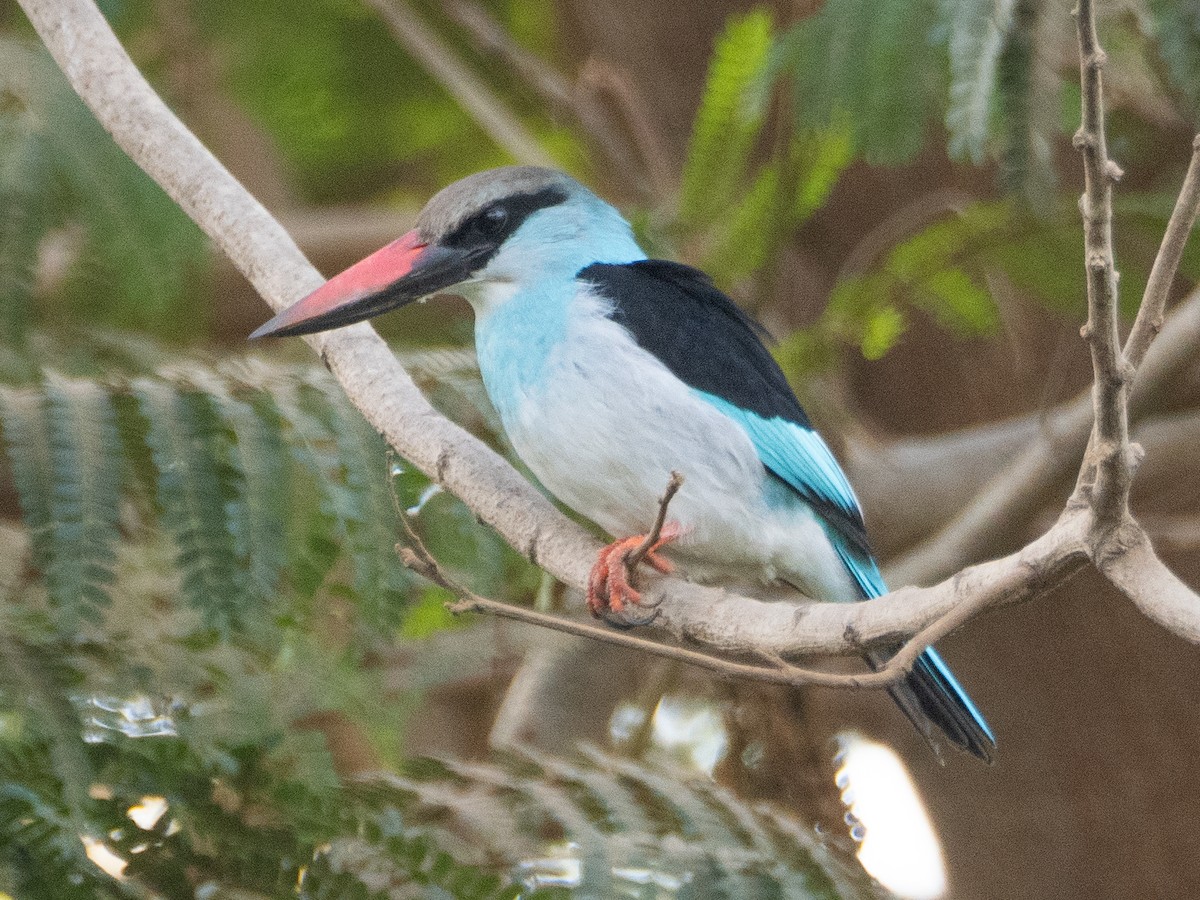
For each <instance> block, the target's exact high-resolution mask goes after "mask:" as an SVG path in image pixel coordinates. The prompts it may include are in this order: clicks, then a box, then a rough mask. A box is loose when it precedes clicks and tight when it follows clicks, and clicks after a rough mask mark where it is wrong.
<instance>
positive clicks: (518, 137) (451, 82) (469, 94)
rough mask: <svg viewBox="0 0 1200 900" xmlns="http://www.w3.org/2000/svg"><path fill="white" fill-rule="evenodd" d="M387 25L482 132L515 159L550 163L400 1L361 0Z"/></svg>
mask: <svg viewBox="0 0 1200 900" xmlns="http://www.w3.org/2000/svg"><path fill="white" fill-rule="evenodd" d="M366 2H367V4H368V5H370V6H373V7H374V8H375V9H376V10H377V11H378V12H379V14H380V15H381V16H383V20H384V21H385V22H387V25H388V28H390V29H391V32H392V36H393V37H395V39H396V42H397V43H398V44H400V46H401V47H403V48H404V49H405V50H407V51H408V52H409V53H410V54H412V56H413V57H414V58H415V59H416V60H417V62H419V63H420V64H421V65H422V66H423V67H424V68H425V71H427V72H428V73H429V74H430V75H432V76H433V77H434V78H436V79H437V80H438V82H439V83H440V84H441V85H442V87H444V88H445V89H446V90H447V91H448V92H449V93H450V95H451V96H452V97H453V98H454V99H455V100H457V101H458V103H459V105H460V106H462V108H463V109H464V110H466V111H467V112H468V113H469V114H470V115H471V117H472V118H474V119H475V121H476V122H477V123H478V124H479V126H480V127H481V128H482V129H483V130H484V131H485V132H487V134H488V136H489V137H490V138H491V139H492V140H493V141H495V142H496V143H497V145H499V146H501V147H503V148H504V149H505V150H507V151H508V152H509V153H511V154H512V156H513V159H515V160H516V161H517V162H520V163H524V164H526V165H531V166H553V165H554V161H553V160H552V159H551V158H550V156H549V154H547V153H546V151H545V150H543V149H542V145H541V144H540V143H538V140H537V138H536V137H534V135H533V134H532V133H531V132H530V131H529V129H528V128H526V127H525V125H524V124H523V123H522V122H521V120H520V119H519V118H518V117H517V115H516V114H515V113H514V112H513V111H512V110H510V109H509V108H508V104H507V103H505V102H504V101H503V100H502V99H500V97H498V96H496V94H495V93H494V92H493V91H492V89H491V88H489V87H488V86H487V85H486V84H484V82H483V80H482V79H480V78H479V77H478V76H477V75H476V74H475V73H474V72H472V71H471V70H470V69H468V68H467V67H466V66H465V65H464V64H463V63H462V62H461V61H460V60H459V58H458V56H457V54H455V52H454V51H453V50H452V49H451V48H450V47H449V46H447V44H446V43H445V41H443V40H442V39H441V38H439V37H438V36H437V35H436V34H435V33H434V32H433V29H431V28H430V27H429V26H428V25H426V24H425V22H424V20H423V19H422V18H421V17H420V16H419V15H418V14H417V12H416V10H414V9H413V8H412V7H411V6H409V5H408V4H407V3H405V2H404V0H366Z"/></svg>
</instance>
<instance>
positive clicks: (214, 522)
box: [132, 379, 248, 632]
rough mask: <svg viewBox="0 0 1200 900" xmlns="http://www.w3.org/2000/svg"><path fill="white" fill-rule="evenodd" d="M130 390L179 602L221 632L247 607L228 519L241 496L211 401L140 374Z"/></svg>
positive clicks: (232, 624) (236, 475) (246, 596)
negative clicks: (168, 540)
mask: <svg viewBox="0 0 1200 900" xmlns="http://www.w3.org/2000/svg"><path fill="white" fill-rule="evenodd" d="M132 389H133V394H134V396H135V398H136V399H137V403H138V409H139V411H140V412H141V414H142V416H143V417H144V419H145V421H146V423H147V428H146V441H147V444H148V446H149V448H150V451H151V454H152V456H153V458H154V466H155V471H156V483H157V496H158V502H159V509H160V513H161V516H162V522H163V524H164V525H165V526H166V529H167V531H168V532H169V533H170V535H171V537H172V538H173V539H174V541H175V545H176V547H177V549H178V555H177V557H176V560H177V562H178V565H179V569H180V573H181V576H182V580H181V587H182V596H183V599H184V600H185V602H187V603H188V604H189V605H191V606H192V607H193V608H195V609H197V610H198V611H200V612H201V613H202V615H203V617H204V621H205V623H206V624H207V625H208V626H209V627H212V628H216V629H218V630H220V631H223V632H228V631H229V630H230V629H231V628H232V627H233V626H234V625H235V624H236V623H237V620H238V617H239V616H240V615H241V614H242V613H243V611H245V610H246V609H247V608H248V602H247V601H248V594H247V591H246V579H245V574H244V569H243V567H242V566H241V565H239V561H238V556H237V552H236V550H235V547H234V527H233V525H232V524H231V521H230V520H231V519H232V518H234V517H233V516H231V515H230V513H231V511H232V510H233V509H234V508H235V506H236V505H238V502H239V495H243V496H244V494H243V492H242V491H241V490H240V489H239V488H240V485H239V483H238V482H239V481H240V480H241V478H240V476H241V473H240V472H239V470H238V469H237V468H236V467H235V466H234V465H233V464H232V461H231V459H230V457H229V447H228V445H227V444H226V443H225V442H224V441H223V440H222V434H221V428H220V420H219V419H218V417H217V415H216V410H215V408H214V404H213V402H212V401H211V400H210V399H209V397H208V396H207V395H206V394H203V393H199V392H192V391H181V390H179V389H177V388H176V387H175V386H174V385H171V384H169V383H165V382H161V381H155V380H150V379H139V380H138V381H135V382H134V383H133V385H132Z"/></svg>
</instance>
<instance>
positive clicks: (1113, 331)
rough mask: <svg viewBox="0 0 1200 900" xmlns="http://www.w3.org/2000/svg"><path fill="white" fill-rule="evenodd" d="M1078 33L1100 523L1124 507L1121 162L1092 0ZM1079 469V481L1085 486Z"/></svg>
mask: <svg viewBox="0 0 1200 900" xmlns="http://www.w3.org/2000/svg"><path fill="white" fill-rule="evenodd" d="M1075 20H1076V24H1077V32H1078V37H1079V79H1080V84H1081V87H1082V101H1081V105H1082V124H1081V125H1080V126H1079V130H1078V131H1077V132H1076V133H1075V141H1074V143H1075V147H1076V149H1078V150H1079V152H1080V153H1082V154H1083V175H1084V193H1083V196H1082V197H1081V198H1080V201H1079V210H1080V213H1081V214H1082V216H1083V243H1084V264H1085V266H1086V269H1087V293H1088V321H1087V324H1086V325H1085V326H1084V328H1083V335H1084V337H1085V338H1086V339H1087V342H1088V346H1089V347H1090V349H1091V352H1092V372H1093V375H1094V383H1093V387H1092V396H1093V407H1094V410H1095V418H1096V424H1095V428H1094V430H1093V434H1092V441H1091V445H1090V452H1089V457H1090V458H1089V460H1088V461H1087V466H1088V470H1089V471H1091V470H1093V468H1094V472H1095V475H1094V483H1093V484H1092V485H1091V497H1090V499H1091V503H1092V505H1093V507H1094V508H1095V509H1096V513H1097V516H1098V518H1099V520H1100V522H1101V523H1103V524H1106V525H1111V524H1116V523H1117V522H1119V521H1120V520H1121V519H1123V518H1124V517H1125V515H1126V514H1127V512H1128V498H1129V483H1130V479H1131V477H1132V475H1131V471H1130V460H1129V423H1128V419H1127V410H1126V400H1125V396H1126V394H1125V386H1126V382H1127V380H1128V374H1129V371H1130V370H1129V366H1128V364H1127V363H1126V362H1125V359H1124V357H1123V355H1122V353H1121V342H1120V335H1119V333H1118V331H1117V316H1118V309H1117V272H1116V268H1115V266H1114V264H1113V249H1112V186H1113V182H1115V181H1117V180H1118V179H1119V178H1120V177H1121V170H1120V168H1119V167H1118V166H1117V165H1116V163H1114V162H1113V161H1112V160H1111V159H1109V158H1108V144H1107V138H1106V136H1105V130H1104V80H1103V76H1102V74H1101V72H1102V70H1103V68H1104V64H1105V62H1106V59H1107V57H1106V56H1105V53H1104V50H1103V49H1102V48H1101V47H1100V41H1099V38H1098V37H1097V35H1096V19H1095V8H1094V6H1093V0H1079V5H1078V6H1077V7H1076V9H1075ZM1087 480H1088V476H1087V475H1084V476H1083V479H1082V481H1081V484H1083V485H1086V482H1087Z"/></svg>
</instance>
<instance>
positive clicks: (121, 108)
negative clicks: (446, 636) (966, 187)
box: [21, 0, 1200, 659]
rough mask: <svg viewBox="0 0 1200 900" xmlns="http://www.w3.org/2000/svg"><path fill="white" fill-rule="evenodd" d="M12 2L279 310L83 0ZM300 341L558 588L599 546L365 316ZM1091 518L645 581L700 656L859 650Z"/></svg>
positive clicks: (1038, 584) (1036, 569)
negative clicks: (823, 562) (456, 415)
mask: <svg viewBox="0 0 1200 900" xmlns="http://www.w3.org/2000/svg"><path fill="white" fill-rule="evenodd" d="M21 3H22V6H23V8H24V9H25V11H26V12H27V14H28V15H29V17H30V19H31V21H32V22H33V24H34V27H35V28H36V29H37V31H38V33H39V34H40V35H41V37H42V39H43V41H44V42H45V44H46V46H47V48H48V49H49V50H50V52H51V53H52V55H53V56H54V58H55V59H56V61H57V62H58V64H59V66H60V67H61V68H62V70H63V71H64V73H65V74H66V75H67V77H68V79H69V80H70V82H71V84H72V85H73V86H74V88H75V90H76V91H77V92H78V93H79V94H80V96H81V97H82V98H83V99H84V101H85V102H86V103H87V104H88V106H89V107H91V109H92V111H93V112H94V113H95V114H96V116H97V118H98V119H99V120H100V122H101V123H102V124H103V125H104V127H105V128H106V129H107V130H108V131H109V132H110V133H111V134H112V135H113V137H114V138H115V139H116V140H117V143H118V144H120V146H121V147H122V148H123V149H124V150H125V151H126V153H128V154H129V155H130V156H131V157H132V158H133V159H134V160H135V162H137V163H138V164H139V165H140V166H141V167H142V168H143V169H144V170H145V171H146V172H147V173H148V174H150V175H151V177H153V178H154V179H155V180H156V181H157V182H158V183H159V184H160V185H162V186H163V188H164V189H165V190H166V191H167V193H168V194H169V195H170V196H171V197H172V198H173V199H174V200H175V201H176V202H177V203H179V205H180V206H181V207H182V208H183V209H184V211H185V212H186V213H187V214H188V215H189V216H191V217H192V219H193V220H195V221H196V222H197V223H198V224H199V225H200V226H201V227H202V228H203V229H204V230H205V231H206V232H207V233H208V234H209V236H210V237H211V238H212V239H213V240H214V242H215V243H216V244H217V245H218V246H219V247H220V248H221V249H222V250H223V251H224V252H225V253H226V254H227V255H228V256H229V257H230V258H231V260H232V261H233V262H234V264H235V265H236V266H237V267H238V268H239V269H240V270H241V271H242V272H243V273H245V275H246V276H247V278H249V279H250V281H251V282H252V283H253V284H254V286H255V288H256V289H257V290H258V291H259V292H260V293H261V294H262V296H263V297H264V298H265V299H266V300H267V302H268V303H269V304H270V305H271V306H272V307H273V308H274V309H282V308H283V307H285V306H287V305H289V304H290V303H291V302H293V301H295V300H297V299H299V298H300V297H301V296H303V295H305V294H307V293H309V292H310V291H312V290H313V289H315V288H316V287H317V286H319V285H320V283H321V277H320V275H319V273H317V272H316V271H315V270H314V269H313V268H312V266H311V265H309V263H308V261H307V260H306V259H305V258H304V256H303V255H302V254H301V253H300V251H299V250H298V249H297V248H296V246H295V244H294V243H293V242H292V240H291V238H290V237H289V236H288V235H287V233H286V232H285V231H284V230H283V229H282V227H281V226H280V225H279V224H278V222H276V221H275V220H274V219H273V218H272V217H271V216H270V215H269V214H268V213H267V212H266V210H265V209H263V207H262V206H261V205H260V204H259V203H258V202H257V201H256V200H255V199H254V198H253V197H252V196H250V194H249V193H247V192H246V191H245V190H244V189H243V188H242V187H241V185H239V184H238V183H237V181H236V180H234V179H233V178H232V177H231V176H230V175H229V173H228V172H227V171H226V170H225V169H224V168H223V167H222V166H221V164H220V163H219V162H218V161H217V160H216V159H215V158H214V157H213V156H212V154H210V153H209V152H208V151H207V150H206V149H205V148H204V147H203V146H202V145H201V144H200V143H199V142H198V141H197V140H196V138H195V137H194V136H193V135H192V134H191V133H190V132H189V131H188V130H187V129H186V128H185V127H184V126H183V124H182V123H180V122H179V120H178V119H176V118H175V117H174V116H173V115H172V113H171V112H170V110H168V109H167V107H166V106H165V105H164V104H163V103H162V101H161V100H160V99H159V98H158V96H157V95H156V94H155V93H154V91H153V90H152V89H151V88H150V86H149V85H148V84H147V83H146V82H145V80H144V79H143V78H142V76H141V75H140V73H139V72H138V71H137V69H136V68H135V67H134V65H133V63H132V62H131V61H130V59H129V57H128V56H127V55H126V53H125V52H124V50H123V49H122V47H121V46H120V44H119V42H118V41H117V39H116V37H115V36H114V35H113V33H112V31H111V29H110V28H109V27H108V24H107V23H106V22H105V21H104V19H103V17H102V16H101V15H100V13H99V11H98V10H97V9H96V7H95V5H94V4H93V3H91V2H90V0H21ZM305 340H307V341H308V343H309V344H310V346H312V347H313V349H314V350H315V351H316V352H317V353H318V354H319V355H320V356H321V358H322V360H323V361H324V362H325V364H326V365H327V366H328V367H329V369H330V371H331V372H333V374H334V375H335V376H336V377H337V378H338V380H339V381H340V382H341V384H342V386H343V388H344V389H345V391H346V393H347V395H348V396H349V397H350V399H351V400H352V401H353V402H354V404H355V406H357V407H358V408H359V409H360V410H361V411H362V412H363V414H364V415H365V416H366V417H367V419H368V421H370V422H371V424H372V425H373V426H374V427H375V428H377V429H378V430H379V431H380V432H381V433H382V434H383V436H384V437H385V438H386V439H387V440H388V442H389V443H390V444H391V445H392V446H393V447H395V449H396V450H397V451H398V452H399V453H400V454H401V455H402V456H404V457H405V458H406V459H407V460H409V462H411V463H412V464H413V465H415V466H417V467H418V468H419V469H421V471H423V472H425V473H426V474H427V475H428V476H429V477H430V478H432V479H433V480H434V481H436V482H437V483H439V484H441V485H442V486H443V487H445V488H446V489H447V490H449V491H451V492H452V493H454V494H455V495H456V496H458V497H460V498H461V499H462V500H463V501H464V502H465V503H466V504H467V505H468V506H469V507H470V508H471V509H472V510H473V511H474V512H475V514H476V515H477V516H478V517H479V518H480V519H481V520H482V521H483V522H485V523H486V524H488V525H490V526H492V527H494V528H495V529H496V530H497V531H499V532H500V534H502V535H503V536H504V537H505V539H506V540H508V541H509V543H510V544H512V545H513V546H514V547H515V548H516V549H517V550H518V551H520V552H521V553H523V554H524V555H525V556H527V557H528V558H529V559H531V560H532V561H533V562H535V563H536V564H538V565H540V566H542V567H543V568H545V569H546V570H547V571H549V572H551V573H552V574H553V575H555V576H556V577H558V578H559V579H560V580H562V581H564V582H566V583H567V584H570V585H573V586H575V587H579V588H581V587H583V586H584V585H585V584H586V582H587V576H588V571H589V568H590V563H591V561H592V559H594V557H595V553H596V552H597V551H598V550H599V548H600V545H599V544H598V542H596V541H595V540H594V539H593V538H591V537H590V536H589V535H588V534H587V533H586V532H585V531H584V530H583V529H582V528H580V527H579V526H577V525H574V524H573V523H571V522H570V521H569V520H567V519H566V518H565V517H564V516H562V515H561V514H560V513H559V512H558V511H557V510H556V509H555V508H554V507H553V506H552V505H551V504H550V503H549V502H548V501H547V500H546V499H545V498H544V497H543V496H542V495H541V494H539V493H538V492H537V491H536V490H534V489H533V488H532V487H531V486H530V485H529V484H528V483H527V482H526V481H525V480H524V479H523V478H522V477H521V476H520V475H519V474H518V473H517V472H516V471H515V470H514V469H513V468H512V467H511V466H510V465H509V464H508V463H507V462H506V461H505V460H504V459H503V458H501V457H500V456H499V455H498V454H496V453H495V452H494V451H492V450H491V449H490V448H488V447H487V446H485V445H484V444H483V443H481V442H480V441H479V440H478V439H476V438H475V437H473V436H472V435H470V434H469V433H467V432H466V431H464V430H463V429H461V428H459V427H458V426H456V425H454V424H453V423H451V422H449V421H448V420H447V419H445V418H444V417H443V416H441V415H440V414H439V413H438V412H437V411H436V410H434V409H433V408H432V407H431V406H430V404H429V403H428V401H426V399H425V398H424V397H423V396H422V395H421V393H420V392H419V391H418V390H417V388H416V386H415V385H414V383H413V381H412V379H411V378H410V377H409V375H408V374H407V373H406V372H405V371H404V369H403V368H402V367H401V366H400V365H399V363H398V362H397V361H396V358H395V357H394V356H393V354H392V353H391V352H390V350H389V349H388V347H387V346H386V344H384V343H383V341H382V340H380V338H379V337H378V336H377V335H376V334H375V332H374V331H373V329H371V328H370V326H369V325H366V324H360V325H355V326H352V327H349V328H344V329H339V330H337V331H333V332H329V333H324V334H319V335H314V336H311V337H309V338H306V339H305ZM381 468H382V461H381ZM1094 524H1095V523H1094V519H1093V515H1092V512H1091V510H1090V509H1088V508H1087V507H1076V508H1072V509H1070V510H1068V511H1067V512H1066V513H1065V514H1064V515H1063V517H1062V518H1060V520H1059V521H1058V522H1057V523H1056V524H1055V525H1054V526H1053V527H1052V528H1050V529H1049V531H1047V532H1046V533H1045V534H1044V535H1043V536H1042V537H1040V538H1038V539H1037V540H1035V541H1033V542H1032V543H1030V544H1029V545H1028V546H1027V547H1025V548H1023V549H1022V550H1020V551H1019V552H1017V553H1014V554H1011V555H1009V556H1007V557H1004V558H1003V559H998V560H994V561H992V562H987V563H982V564H980V565H977V566H972V567H970V568H967V569H965V570H963V571H962V572H959V573H958V574H957V575H955V576H953V577H952V578H950V579H947V580H946V581H943V582H942V583H940V584H938V585H936V586H934V587H932V588H927V589H923V590H919V589H915V588H907V589H903V590H899V591H895V592H893V593H892V594H889V595H888V596H887V597H886V598H881V599H878V600H871V601H867V602H864V603H859V604H848V605H841V604H819V603H811V602H805V603H796V602H783V601H781V602H774V603H765V602H762V601H757V600H753V599H750V598H747V597H742V596H738V595H735V594H732V593H730V592H728V591H725V590H722V589H719V588H713V587H702V586H698V585H693V584H688V583H686V582H683V581H680V580H678V579H673V578H659V579H655V580H654V581H653V582H651V583H650V585H649V586H648V588H647V590H646V592H645V595H646V599H647V601H648V602H650V603H657V604H658V606H659V616H658V618H657V620H656V625H657V626H658V627H659V628H661V629H662V631H663V632H665V633H666V634H667V635H669V636H670V637H672V638H674V639H675V640H676V641H678V642H679V643H692V644H699V645H701V646H703V647H704V648H705V650H706V651H707V652H708V653H711V654H728V655H733V656H738V655H747V656H752V657H755V658H759V659H762V658H770V657H775V656H778V657H788V656H793V655H799V654H806V653H833V654H843V653H855V654H857V653H860V652H861V651H862V650H863V649H864V647H866V646H868V645H870V644H871V643H873V642H879V641H888V642H896V641H900V640H903V639H905V638H907V637H909V636H911V635H913V634H914V633H916V632H918V631H920V630H921V629H924V628H927V627H930V626H931V625H933V624H934V623H935V622H936V621H937V620H939V619H944V617H947V616H949V615H950V614H951V613H952V611H955V610H956V609H958V608H960V607H962V606H966V607H967V608H968V611H969V612H970V613H971V614H976V613H978V612H980V611H983V610H984V609H987V608H990V607H992V606H997V605H1001V604H1005V603H1013V602H1020V601H1022V600H1027V599H1030V598H1031V597H1034V596H1038V595H1040V594H1042V593H1045V592H1046V591H1048V590H1050V589H1051V588H1053V587H1054V586H1055V585H1057V584H1059V583H1060V582H1061V581H1062V580H1063V579H1065V578H1067V577H1069V576H1070V575H1071V574H1072V573H1073V572H1075V571H1077V570H1078V568H1079V567H1080V566H1083V565H1085V564H1086V563H1087V561H1088V560H1089V558H1093V557H1094V554H1095V553H1096V549H1097V548H1096V545H1095V542H1094V541H1092V540H1090V536H1091V535H1092V534H1093V530H1094ZM1126 546H1131V547H1133V548H1134V550H1135V551H1136V552H1135V553H1134V554H1133V555H1130V554H1129V553H1125V552H1124V551H1123V548H1122V547H1121V546H1117V545H1112V546H1107V547H1104V548H1102V549H1103V550H1104V551H1105V554H1106V555H1105V557H1104V558H1105V560H1106V561H1107V562H1106V564H1107V565H1110V566H1111V565H1114V563H1113V560H1118V561H1119V560H1125V561H1126V562H1125V563H1124V564H1123V565H1125V566H1126V568H1121V567H1120V565H1121V564H1117V568H1115V569H1113V570H1112V571H1114V572H1117V573H1118V575H1117V576H1115V577H1121V573H1123V572H1132V573H1134V574H1136V572H1137V571H1138V568H1139V566H1138V562H1139V561H1144V560H1145V555H1144V553H1141V551H1137V544H1136V543H1134V544H1129V545H1126ZM1114 548H1115V549H1114ZM1114 553H1115V554H1116V555H1115V556H1114V555H1113V554H1114ZM1139 554H1140V555H1139ZM1130 560H1132V562H1129V561H1130ZM1147 565H1149V563H1147ZM1152 571H1155V570H1152ZM1171 596H1172V597H1173V598H1175V599H1176V600H1177V601H1178V602H1177V603H1175V605H1174V607H1173V609H1174V611H1175V614H1173V615H1170V616H1167V615H1163V616H1162V617H1160V619H1159V620H1160V621H1163V622H1164V623H1168V622H1169V623H1172V624H1171V625H1170V627H1173V628H1174V629H1175V630H1176V632H1177V633H1179V634H1181V635H1183V636H1184V637H1187V638H1188V639H1190V640H1197V639H1200V627H1194V626H1195V625H1196V623H1197V622H1198V621H1200V617H1198V616H1197V609H1198V608H1200V601H1197V600H1196V598H1195V596H1194V595H1192V594H1191V592H1190V591H1188V590H1187V589H1186V588H1185V587H1183V586H1182V584H1179V585H1178V590H1176V591H1175V592H1174V593H1173V594H1172V595H1171ZM960 615H963V616H965V615H966V613H962V612H960V613H957V614H956V615H955V616H954V617H952V618H950V619H949V620H946V621H950V622H952V623H954V624H957V623H958V622H959V621H960V619H959V616H960ZM943 624H944V623H943ZM606 633H608V632H606ZM914 646H915V645H914Z"/></svg>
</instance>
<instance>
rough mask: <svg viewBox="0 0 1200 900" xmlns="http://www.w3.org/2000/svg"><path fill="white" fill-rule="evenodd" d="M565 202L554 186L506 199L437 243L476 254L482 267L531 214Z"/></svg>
mask: <svg viewBox="0 0 1200 900" xmlns="http://www.w3.org/2000/svg"><path fill="white" fill-rule="evenodd" d="M566 199H567V195H566V193H565V192H564V191H563V190H562V189H561V188H557V187H549V188H543V189H542V190H540V191H536V192H534V193H531V194H514V195H513V196H511V197H505V198H504V199H503V200H497V201H496V202H495V203H492V204H491V205H489V206H487V207H485V208H484V209H482V210H481V211H480V212H477V213H475V215H473V216H470V217H469V218H467V219H465V220H464V221H463V222H461V223H460V224H459V225H458V226H457V227H456V228H455V229H454V230H453V231H451V232H450V233H449V234H448V235H446V236H445V237H444V238H442V240H441V241H439V242H438V243H440V244H441V245H442V246H444V247H456V248H459V249H462V250H472V251H475V254H476V255H478V256H479V257H480V264H481V265H482V264H483V263H485V262H486V261H487V259H488V258H490V257H491V256H492V254H493V253H495V252H496V250H497V249H498V248H499V246H500V245H501V244H503V243H504V242H505V241H506V240H507V239H508V237H509V235H511V234H512V233H513V232H514V231H516V230H517V229H518V228H520V227H521V225H522V223H523V222H524V221H525V220H526V219H528V218H529V217H530V216H531V215H532V214H533V213H535V212H537V211H538V210H539V209H545V208H546V207H548V206H557V205H558V204H559V203H562V202H563V201H564V200H566Z"/></svg>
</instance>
